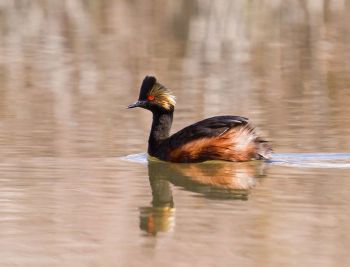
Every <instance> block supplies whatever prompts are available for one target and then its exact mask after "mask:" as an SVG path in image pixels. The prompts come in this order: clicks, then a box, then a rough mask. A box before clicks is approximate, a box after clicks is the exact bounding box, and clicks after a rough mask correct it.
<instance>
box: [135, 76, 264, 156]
mask: <svg viewBox="0 0 350 267" xmlns="http://www.w3.org/2000/svg"><path fill="white" fill-rule="evenodd" d="M135 107H141V108H144V109H148V110H150V111H151V112H152V113H153V122H152V128H151V133H150V136H149V140H148V154H149V155H150V156H153V157H156V158H158V159H160V160H164V161H170V162H184V163H185V162H202V161H207V160H226V161H249V160H255V159H258V160H260V159H269V157H270V155H271V146H270V144H269V143H268V142H267V141H265V140H264V139H262V138H261V137H259V136H257V135H256V133H255V132H254V128H253V127H252V126H251V125H250V124H249V123H248V119H247V118H244V117H240V116H216V117H212V118H208V119H205V120H202V121H199V122H197V123H194V124H192V125H190V126H187V127H186V128H184V129H182V130H181V131H179V132H177V133H175V134H173V135H171V136H169V133H170V128H171V124H172V121H173V114H174V108H175V96H173V95H172V93H171V92H170V91H169V90H168V89H167V88H166V87H165V86H163V85H161V84H160V83H158V82H157V80H156V78H155V77H152V76H146V77H145V79H144V80H143V82H142V85H141V89H140V95H139V100H138V101H137V102H135V103H134V104H131V105H129V106H128V108H135Z"/></svg>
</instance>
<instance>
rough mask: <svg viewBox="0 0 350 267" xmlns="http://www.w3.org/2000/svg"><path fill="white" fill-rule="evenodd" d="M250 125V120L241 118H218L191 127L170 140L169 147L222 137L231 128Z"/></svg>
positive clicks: (174, 135) (173, 147)
mask: <svg viewBox="0 0 350 267" xmlns="http://www.w3.org/2000/svg"><path fill="white" fill-rule="evenodd" d="M246 124H248V119H247V118H245V117H240V116H216V117H211V118H208V119H205V120H202V121H199V122H197V123H194V124H192V125H189V126H187V127H185V128H183V129H182V130H180V131H178V132H177V133H175V134H173V135H172V136H170V137H169V139H168V142H169V143H168V145H169V146H170V148H171V149H175V148H177V147H179V146H181V145H184V144H186V143H188V142H190V141H193V140H195V139H200V138H203V137H214V136H218V135H221V134H223V133H225V132H226V131H228V130H229V129H231V128H234V127H237V126H242V125H246Z"/></svg>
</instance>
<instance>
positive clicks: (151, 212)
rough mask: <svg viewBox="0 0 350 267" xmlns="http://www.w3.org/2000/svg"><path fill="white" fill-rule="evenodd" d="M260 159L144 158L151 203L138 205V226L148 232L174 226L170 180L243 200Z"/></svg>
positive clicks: (191, 188) (261, 170)
mask: <svg viewBox="0 0 350 267" xmlns="http://www.w3.org/2000/svg"><path fill="white" fill-rule="evenodd" d="M264 169H265V163H264V162H257V161H255V162H254V161H253V162H237V163H232V162H224V161H210V162H205V163H200V164H174V163H168V162H164V161H159V160H157V159H150V160H149V162H148V175H149V181H150V185H151V189H152V207H142V208H141V209H140V228H141V229H142V230H144V231H146V232H148V233H150V234H153V235H155V234H157V232H166V231H169V230H170V229H172V228H173V227H174V226H175V208H174V201H173V196H172V191H171V187H170V183H172V184H174V185H176V186H180V187H182V188H184V189H185V190H188V191H192V192H197V193H200V194H201V195H202V196H204V197H207V198H214V199H239V200H247V199H248V195H249V193H250V191H251V189H252V188H253V187H254V186H256V184H257V182H258V179H259V178H260V177H262V176H263V175H264Z"/></svg>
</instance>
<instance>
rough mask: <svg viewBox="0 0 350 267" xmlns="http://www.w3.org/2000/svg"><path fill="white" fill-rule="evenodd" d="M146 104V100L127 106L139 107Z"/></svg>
mask: <svg viewBox="0 0 350 267" xmlns="http://www.w3.org/2000/svg"><path fill="white" fill-rule="evenodd" d="M144 105H145V101H136V102H135V103H132V104H131V105H129V106H128V107H127V108H137V107H143V106H144Z"/></svg>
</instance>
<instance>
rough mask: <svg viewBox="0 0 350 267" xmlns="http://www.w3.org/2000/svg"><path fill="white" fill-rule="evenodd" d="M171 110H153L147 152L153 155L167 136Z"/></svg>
mask: <svg viewBox="0 0 350 267" xmlns="http://www.w3.org/2000/svg"><path fill="white" fill-rule="evenodd" d="M172 123H173V111H169V112H153V122H152V129H151V133H150V136H149V139H148V154H150V155H151V156H155V155H156V152H157V150H158V148H159V146H160V144H161V143H162V142H163V141H164V140H165V139H167V138H168V137H169V133H170V128H171V124H172Z"/></svg>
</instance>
